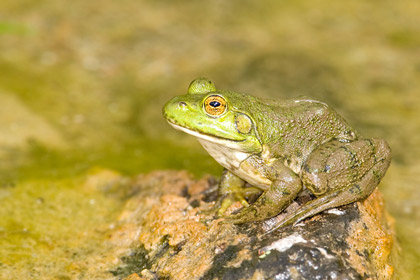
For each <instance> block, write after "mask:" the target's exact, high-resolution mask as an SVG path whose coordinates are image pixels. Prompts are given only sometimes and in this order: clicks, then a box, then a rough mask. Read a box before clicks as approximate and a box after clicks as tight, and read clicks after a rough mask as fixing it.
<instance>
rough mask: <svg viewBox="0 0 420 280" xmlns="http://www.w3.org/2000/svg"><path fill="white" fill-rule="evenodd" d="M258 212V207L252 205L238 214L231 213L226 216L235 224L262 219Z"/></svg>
mask: <svg viewBox="0 0 420 280" xmlns="http://www.w3.org/2000/svg"><path fill="white" fill-rule="evenodd" d="M258 213H259V211H258V208H256V207H254V206H252V205H251V206H249V207H247V208H244V209H242V210H241V212H239V213H238V214H233V215H229V216H226V217H225V218H226V220H227V221H230V222H231V223H234V224H244V223H249V222H254V221H259V220H261V218H260V217H259V215H258Z"/></svg>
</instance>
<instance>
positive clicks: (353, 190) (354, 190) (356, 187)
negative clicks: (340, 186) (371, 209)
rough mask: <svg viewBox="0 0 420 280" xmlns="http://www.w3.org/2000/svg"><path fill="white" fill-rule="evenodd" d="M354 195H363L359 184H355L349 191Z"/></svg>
mask: <svg viewBox="0 0 420 280" xmlns="http://www.w3.org/2000/svg"><path fill="white" fill-rule="evenodd" d="M349 191H350V192H351V193H352V194H358V193H361V191H362V190H361V188H360V186H359V185H358V184H354V185H353V187H352V188H351V189H350V190H349Z"/></svg>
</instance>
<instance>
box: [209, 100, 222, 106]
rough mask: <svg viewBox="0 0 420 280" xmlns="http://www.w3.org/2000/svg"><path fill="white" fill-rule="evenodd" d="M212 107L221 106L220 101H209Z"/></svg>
mask: <svg viewBox="0 0 420 280" xmlns="http://www.w3.org/2000/svg"><path fill="white" fill-rule="evenodd" d="M209 104H210V106H211V107H219V106H220V102H219V101H212V102H210V103H209Z"/></svg>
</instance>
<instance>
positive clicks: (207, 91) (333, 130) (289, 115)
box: [163, 78, 391, 228]
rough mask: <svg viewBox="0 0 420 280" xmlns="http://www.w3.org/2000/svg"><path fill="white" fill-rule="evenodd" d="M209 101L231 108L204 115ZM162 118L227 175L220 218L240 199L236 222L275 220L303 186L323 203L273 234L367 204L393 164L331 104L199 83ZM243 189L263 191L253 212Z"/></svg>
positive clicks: (382, 147)
mask: <svg viewBox="0 0 420 280" xmlns="http://www.w3.org/2000/svg"><path fill="white" fill-rule="evenodd" d="M209 96H218V97H222V98H223V99H224V100H225V101H226V106H227V107H226V110H225V112H224V113H223V114H221V115H217V116H214V115H211V114H209V113H208V112H206V110H205V106H206V105H205V100H206V98H207V97H209ZM163 113H164V116H165V118H166V119H167V120H168V122H169V123H170V124H172V125H174V126H175V128H177V129H180V130H183V131H185V132H187V133H190V134H192V135H194V136H196V137H197V138H198V140H199V141H200V142H201V144H202V145H203V147H204V148H205V149H207V151H208V152H209V153H210V155H212V156H213V157H214V158H215V159H216V160H217V161H218V162H219V163H220V164H221V165H223V166H224V167H225V168H226V171H225V172H224V175H223V176H222V180H221V184H220V188H219V192H220V196H221V198H222V199H221V200H222V203H221V206H220V210H219V213H223V212H224V211H225V209H226V208H227V207H228V206H229V205H230V204H231V203H232V201H233V200H240V201H241V202H242V204H243V205H244V206H246V207H245V208H243V209H242V211H241V212H240V213H239V214H236V215H231V216H229V217H228V218H229V219H231V220H232V221H233V222H235V223H244V222H251V221H260V220H264V219H267V218H270V217H273V216H276V215H277V214H279V213H280V212H281V211H283V210H284V209H285V208H286V207H287V206H288V205H289V204H290V203H291V202H292V201H293V199H295V198H296V196H297V195H298V194H299V192H300V191H302V189H303V186H305V187H306V188H307V189H309V190H310V191H311V192H312V193H313V194H314V195H315V196H317V198H316V199H314V200H312V201H310V202H309V203H307V204H306V205H303V206H302V207H301V208H299V209H298V210H297V211H296V212H294V213H293V214H290V215H289V216H287V217H285V218H284V219H283V220H282V221H280V222H279V223H278V224H277V226H276V227H275V228H278V227H281V226H284V225H287V224H290V223H297V222H299V221H301V220H303V219H305V218H307V217H310V216H313V215H315V214H317V213H319V212H321V211H324V210H326V209H329V208H333V207H337V206H341V205H345V204H348V203H351V202H354V201H357V200H360V199H363V198H365V197H367V196H368V195H369V194H370V193H371V192H372V191H373V190H374V189H375V187H376V186H377V185H378V184H379V182H380V180H381V179H382V177H383V176H384V174H385V172H386V170H387V168H388V166H389V164H390V160H391V153H390V148H389V146H388V144H387V143H386V142H385V141H384V140H382V139H366V138H362V137H361V136H360V135H358V134H357V133H356V132H355V131H354V130H353V129H352V128H351V127H350V126H349V125H348V124H347V123H346V122H345V121H344V119H343V118H342V117H340V116H339V115H338V114H337V113H336V112H335V111H334V110H333V109H331V108H330V107H328V106H327V105H326V104H325V103H322V102H319V101H315V100H310V99H306V98H300V99H291V100H267V99H260V98H256V97H253V96H250V95H245V94H240V93H235V92H230V91H220V90H216V87H215V86H214V84H213V83H212V82H211V81H209V80H208V79H205V78H199V79H196V80H194V81H193V82H192V83H191V84H190V87H189V90H188V93H187V94H186V95H182V96H177V97H175V98H173V99H172V100H170V101H169V102H168V103H167V104H166V105H165V107H164V108H163ZM245 182H248V183H250V184H252V185H254V186H256V187H258V188H259V189H261V190H263V193H262V195H261V196H260V197H259V198H258V199H257V201H256V202H255V203H253V204H252V205H250V206H248V204H247V202H246V201H245V199H244V196H246V192H247V190H246V189H244V188H243V186H244V183H245Z"/></svg>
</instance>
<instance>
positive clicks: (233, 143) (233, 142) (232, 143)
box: [167, 120, 246, 149]
mask: <svg viewBox="0 0 420 280" xmlns="http://www.w3.org/2000/svg"><path fill="white" fill-rule="evenodd" d="M167 121H168V123H169V124H170V125H171V126H173V127H174V128H175V129H177V130H180V131H183V132H185V133H188V134H190V135H192V136H195V137H197V138H200V139H203V140H206V141H209V142H212V143H215V144H220V145H224V146H226V147H230V148H233V149H239V147H240V144H241V142H244V141H245V140H246V139H229V138H223V137H218V136H214V135H209V134H206V133H202V132H199V131H197V130H193V129H190V128H186V127H184V126H181V125H179V124H175V123H173V122H171V121H170V120H167Z"/></svg>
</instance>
